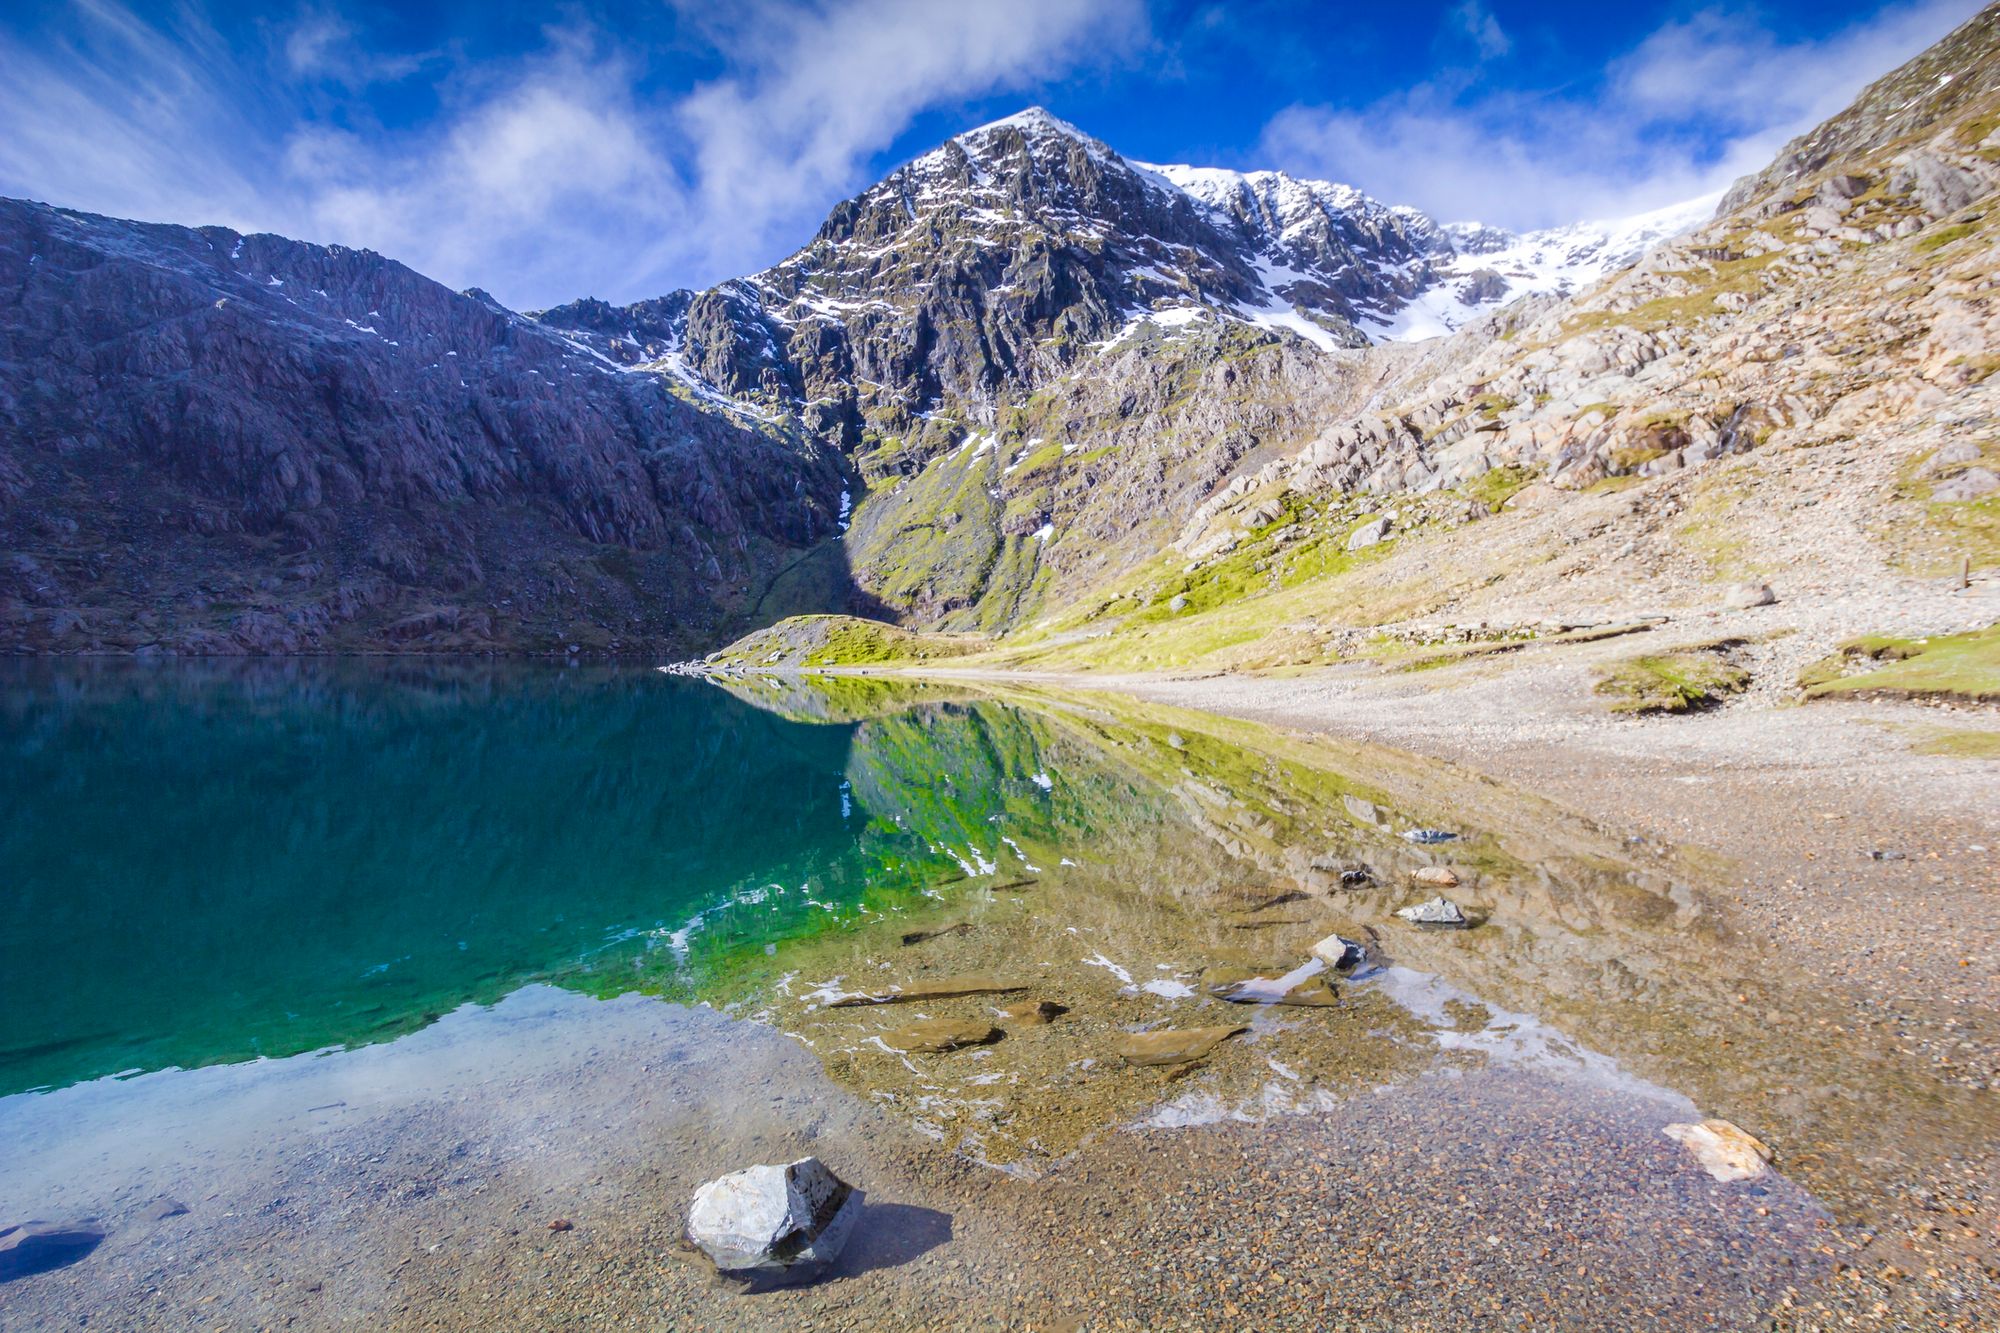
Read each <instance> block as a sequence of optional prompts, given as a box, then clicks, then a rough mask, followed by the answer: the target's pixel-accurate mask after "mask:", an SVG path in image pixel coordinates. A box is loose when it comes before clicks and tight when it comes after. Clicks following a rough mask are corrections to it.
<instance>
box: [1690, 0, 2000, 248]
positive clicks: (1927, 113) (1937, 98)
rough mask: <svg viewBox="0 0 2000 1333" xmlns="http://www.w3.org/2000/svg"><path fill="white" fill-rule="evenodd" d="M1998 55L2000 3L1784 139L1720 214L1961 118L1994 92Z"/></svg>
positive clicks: (1740, 184)
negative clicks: (1815, 122) (1826, 117)
mask: <svg viewBox="0 0 2000 1333" xmlns="http://www.w3.org/2000/svg"><path fill="white" fill-rule="evenodd" d="M1996 55H2000V6H1994V5H1988V6H1987V7H1986V8H1984V9H1982V10H1981V11H1980V12H1979V13H1978V14H1976V15H1974V16H1973V17H1972V19H1971V20H1970V21H1969V22H1967V23H1965V24H1964V25H1962V26H1961V27H1959V28H1957V29H1956V30H1954V31H1953V32H1951V33H1950V34H1949V35H1947V36H1946V37H1945V38H1944V40H1942V41H1940V42H1938V43H1937V45H1935V46H1933V47H1931V48H1930V49H1929V50H1927V51H1924V52H1923V53H1922V54H1920V55H1918V56H1917V57H1916V59H1914V60H1911V61H1910V62H1908V63H1907V64H1904V65H1902V66H1900V67H1898V68H1897V69H1895V70H1893V71H1891V72H1890V73H1889V74H1887V75H1885V76H1883V77H1882V78H1880V79H1877V80H1876V81H1875V82H1874V83H1871V84H1869V85H1868V87H1867V88H1865V89H1863V90H1862V93H1861V96H1859V97H1857V98H1856V99H1855V100H1854V103H1853V105H1851V106H1849V107H1848V108H1847V109H1846V110H1844V111H1842V112H1841V113H1840V114H1839V115H1836V116H1834V117H1832V118H1831V119H1829V120H1826V121H1823V122H1821V123H1820V124H1819V125H1816V126H1814V127H1813V128H1812V129H1810V130H1808V131H1806V133H1804V134H1802V135H1800V136H1799V137H1798V138H1796V139H1794V140H1792V141H1791V142H1790V143H1788V144H1786V145H1785V146H1784V148H1783V149H1782V150H1780V151H1779V153H1778V156H1777V158H1776V160H1774V161H1773V162H1772V163H1771V165H1770V166H1768V167H1766V168H1764V169H1763V170H1762V171H1760V172H1757V173H1756V174H1755V175H1751V176H1745V177H1744V178H1743V179H1741V180H1739V181H1737V182H1736V183H1735V184H1734V185H1732V186H1730V188H1729V192H1728V193H1727V194H1726V195H1724V196H1723V199H1722V205H1721V207H1720V208H1719V209H1717V210H1716V211H1717V213H1718V214H1726V213H1734V212H1736V211H1737V210H1739V209H1742V208H1745V207H1748V206H1749V205H1750V204H1752V203H1755V202H1757V201H1758V200H1761V199H1764V198H1766V197H1767V196H1769V195H1771V194H1773V193H1775V192H1777V191H1780V190H1783V189H1786V188H1788V187H1790V186H1792V185H1793V184H1795V183H1796V182H1798V181H1801V180H1804V179H1806V178H1808V177H1811V176H1813V175H1815V174H1816V173H1818V172H1820V171H1823V170H1825V169H1826V168H1827V167H1829V166H1835V165H1838V164H1839V163H1840V162H1842V161H1844V160H1854V159H1858V158H1861V157H1864V156H1867V155H1869V154H1872V153H1874V152H1876V151H1877V150H1879V149H1882V148H1884V147H1885V146H1888V145H1891V144H1894V143H1895V142H1896V141H1897V140H1899V139H1902V138H1904V137H1905V136H1907V135H1910V134H1913V133H1916V132H1918V131H1921V130H1922V129H1923V128H1924V127H1926V126H1928V125H1931V124H1934V123H1936V122H1938V121H1942V120H1953V119H1957V118H1959V117H1961V116H1962V115H1963V114H1964V113H1966V112H1967V111H1969V110H1971V109H1973V108H1974V107H1975V106H1976V105H1977V104H1979V103H1981V102H1983V101H1985V100H1987V99H1989V98H1990V97H1991V96H1992V93H1993V89H1994V80H1993V66H1994V60H1995V57H1996ZM1962 206H1963V205H1962V204H1961V205H1953V207H1962ZM1942 211H1946V212H1949V211H1950V209H1945V210H1942Z"/></svg>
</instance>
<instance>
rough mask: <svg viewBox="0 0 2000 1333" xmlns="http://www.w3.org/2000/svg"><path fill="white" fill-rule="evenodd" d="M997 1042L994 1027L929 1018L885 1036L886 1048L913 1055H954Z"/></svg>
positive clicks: (972, 1022)
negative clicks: (946, 1052)
mask: <svg viewBox="0 0 2000 1333" xmlns="http://www.w3.org/2000/svg"><path fill="white" fill-rule="evenodd" d="M998 1040H1000V1029H999V1028H996V1027H994V1026H993V1025H992V1024H991V1023H983V1022H979V1021H978V1020H966V1019H958V1018H926V1019H923V1020H921V1021H920V1022H916V1023H912V1024H910V1025H909V1026H908V1027H900V1028H896V1029H895V1030H894V1031H891V1032H884V1033H883V1034H882V1044H883V1045H884V1046H887V1047H888V1048H889V1049H890V1050H892V1051H903V1052H906V1053H910V1054H921V1053H926V1052H939V1051H955V1050H957V1049H959V1048H960V1047H961V1046H984V1045H985V1044H986V1043H987V1042H990V1041H998Z"/></svg>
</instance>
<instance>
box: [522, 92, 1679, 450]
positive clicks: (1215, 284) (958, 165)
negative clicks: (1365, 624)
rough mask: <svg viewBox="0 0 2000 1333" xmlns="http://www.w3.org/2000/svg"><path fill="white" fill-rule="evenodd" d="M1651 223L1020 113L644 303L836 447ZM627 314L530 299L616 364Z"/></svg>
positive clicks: (1437, 322) (1582, 263) (1455, 284)
mask: <svg viewBox="0 0 2000 1333" xmlns="http://www.w3.org/2000/svg"><path fill="white" fill-rule="evenodd" d="M1683 220H1685V221H1691V220H1692V217H1689V218H1686V219H1682V218H1680V217H1679V215H1675V217H1674V218H1673V219H1671V222H1672V224H1673V225H1678V224H1679V223H1680V222H1681V221H1683ZM1666 225H1667V221H1666V220H1656V225H1654V226H1653V227H1651V228H1650V229H1649V228H1644V227H1628V226H1624V225H1622V224H1605V225H1598V226H1591V225H1585V226H1581V227H1575V228H1565V229H1559V230H1557V231H1552V232H1537V233H1530V234H1528V235H1526V236H1522V235H1517V234H1515V233H1512V232H1507V231H1502V230H1500V229H1497V228H1490V227H1479V226H1477V225H1476V224H1474V225H1470V226H1464V227H1444V226H1440V225H1439V224H1438V223H1436V222H1435V221H1433V220H1432V219H1430V218H1429V217H1427V216H1425V215H1424V214H1423V213H1421V212H1418V211H1417V210H1415V209H1411V208H1392V207H1389V206H1387V205H1384V204H1382V203H1379V202H1377V201H1376V200H1373V199H1370V198H1368V197H1367V196H1366V195H1364V194H1362V193H1361V192H1359V191H1358V190H1355V189H1353V188H1352V187H1349V186H1345V185H1336V184H1332V183H1329V182H1325V181H1309V180H1299V179H1295V178H1293V177H1291V176H1288V175H1285V174H1284V173H1282V172H1250V173H1241V172H1234V171H1222V170H1214V169H1209V168H1194V167H1180V166H1150V165H1147V164H1144V163H1137V162H1132V161H1128V160H1127V159H1125V158H1123V157H1121V156H1119V155H1118V154H1117V153H1116V152H1114V151H1112V150H1111V149H1110V148H1109V147H1107V146H1106V145H1105V144H1103V143H1101V142H1099V141H1098V140H1096V139H1093V138H1091V137H1090V136H1089V135H1086V134H1084V133H1083V132H1082V131H1080V130H1078V129H1076V128H1075V127H1074V126H1072V125H1068V124H1066V123H1065V122H1063V121H1060V120H1058V119H1056V118H1055V117H1053V116H1050V115H1049V114H1048V113H1047V112H1044V111H1041V110H1039V109H1033V110H1029V111H1026V112H1023V113H1021V114H1020V115H1018V116H1011V117H1009V118H1007V119H1006V120H1002V121H998V122H995V123H994V124H992V125H987V126H983V127H981V128H980V129H977V130H973V131H970V132H968V133H966V134H963V135H960V136H959V137H957V138H955V139H953V140H951V141H949V142H948V143H946V144H944V145H943V146H942V147H940V148H938V149H936V150H935V151H933V152H930V153H927V154H925V155H924V156H922V157H920V158H918V159H916V160H915V161H914V162H911V163H909V164H908V165H907V166H904V167H902V168H899V169H898V170H897V171H895V172H893V173H891V174H890V175H889V176H888V177H887V178H886V179H885V180H883V181H882V182H881V183H879V184H877V185H875V186H874V187H872V188H871V189H869V190H867V191H865V192H864V193H862V194H860V195H857V196H856V197H854V198H853V199H850V200H848V201H846V202H844V203H842V204H840V205H839V206H837V207H836V208H835V209H834V210H833V212H832V214H831V215H830V216H829V217H828V218H827V220H826V222H825V224H824V225H823V226H822V227H821V228H820V231H819V234H818V235H817V236H816V237H814V239H813V241H812V242H811V244H809V245H807V246H806V247H805V248H804V249H802V250H800V251H799V252H798V253H796V254H794V255H793V256H791V257H790V258H789V259H787V260H785V261H784V262H783V263H781V264H778V265H776V266H774V267H772V268H770V269H767V270H765V271H764V272H762V273H758V274H755V275H752V276H751V277H748V278H744V279H740V280H737V281H734V282H730V283H725V284H723V285H722V286H721V287H718V288H716V289H714V290H713V291H711V292H707V293H703V294H701V295H699V296H694V295H691V294H688V293H676V294H674V295H673V296H671V297H668V298H664V299H663V301H661V302H648V303H643V306H644V307H662V306H665V307H671V309H672V310H673V312H674V313H673V314H672V315H671V316H670V317H669V323H668V326H667V327H666V328H665V329H663V331H662V336H661V337H659V338H658V339H657V340H655V343H654V350H655V352H656V353H657V358H658V359H659V361H660V364H661V368H663V369H666V370H669V371H672V372H674V373H678V374H691V375H693V376H696V377H698V378H699V379H700V380H701V381H703V382H705V383H707V384H709V385H712V386H713V387H715V388H716V389H718V390H720V391H721V392H723V393H726V394H735V395H743V396H749V397H754V398H757V399H759V400H760V401H763V402H765V403H767V404H771V405H774V406H779V407H782V408H784V409H786V410H789V411H795V412H798V413H799V414H800V415H801V417H802V418H804V419H805V420H806V421H807V423H808V425H809V426H811V427H812V428H813V429H816V430H823V431H827V432H830V433H832V434H834V435H835V436H836V437H837V438H838V439H839V440H840V442H841V443H842V444H844V445H846V446H848V447H853V446H856V445H858V444H859V443H860V442H861V441H862V439H863V438H864V437H865V436H866V435H868V434H870V433H874V434H892V435H901V434H904V433H906V432H907V431H909V430H910V429H911V428H912V427H911V423H912V421H913V420H914V419H916V418H918V417H919V416H920V415H921V414H923V413H926V412H930V411H933V410H935V409H937V408H940V407H949V406H952V405H955V404H971V403H985V402H994V401H999V400H1003V399H1007V398H1010V397H1020V396H1024V395H1026V394H1027V393H1030V392H1032V391H1033V390H1035V389H1036V388H1038V387H1040V386H1042V385H1044V384H1047V383H1050V382H1052V381H1054V380H1056V379H1060V378H1062V377H1063V376H1065V375H1067V374H1070V373H1073V372H1074V371H1075V369H1076V368H1077V367H1078V366H1079V365H1081V364H1082V363H1083V362H1085V361H1087V360H1089V359H1090V358H1091V356H1092V355H1093V353H1094V352H1095V351H1096V350H1097V349H1098V348H1100V347H1102V346H1103V345H1104V344H1105V343H1106V341H1107V340H1109V339H1111V338H1112V337H1113V336H1114V335H1115V334H1117V333H1119V332H1120V331H1121V330H1124V329H1128V328H1130V327H1131V326H1132V325H1133V324H1134V323H1135V322H1136V321H1139V320H1144V319H1148V318H1151V319H1154V320H1156V321H1158V322H1159V323H1160V324H1161V325H1162V326H1163V327H1171V326H1173V325H1175V324H1176V323H1178V322H1182V321H1185V320H1186V319H1188V318H1190V317H1194V316H1202V317H1219V318H1223V319H1227V320H1231V321H1235V322H1239V323H1245V324H1249V325H1252V326H1258V327H1264V328H1270V329H1278V330H1283V331H1286V332H1288V333H1290V334H1294V335H1297V336H1299V337H1302V338H1304V339H1306V340H1307V341H1308V342H1310V343H1312V344H1314V345H1316V346H1319V347H1321V348H1323V349H1326V350H1329V351H1334V350H1338V349H1341V348H1360V347H1365V346H1367V345H1368V344H1369V342H1370V340H1371V338H1373V337H1383V336H1388V337H1401V336H1428V335H1430V334H1432V333H1436V332H1443V331H1447V330H1449V329H1451V328H1456V327H1458V326H1459V325H1461V324H1463V323H1465V322H1467V321H1468V320H1470V319H1471V318H1473V317H1474V315H1475V314H1476V312H1477V311H1478V310H1479V309H1480V308H1481V307H1484V306H1487V305H1490V304H1492V303H1494V302H1497V301H1499V300H1502V299H1511V298H1513V297H1515V296H1519V295H1522V294H1524V293H1528V292H1548V291H1557V292H1567V291H1569V290H1572V289H1574V288H1575V287H1577V286H1580V285H1582V284H1584V283H1587V282H1588V281H1590V280H1593V279H1595V278H1596V277H1598V276H1600V275H1601V274H1602V273H1604V272H1606V271H1608V270H1609V269H1611V268H1614V267H1616V266H1618V265H1619V264H1622V263H1626V262H1629V261H1630V260H1631V259H1633V258H1635V257H1636V256H1637V254H1638V253H1639V252H1640V250H1642V249H1643V248H1644V246H1645V245H1646V244H1648V243H1650V241H1652V240H1655V239H1658V237H1659V236H1660V235H1664V234H1667V230H1662V229H1661V227H1662V226H1666ZM1667 229H1668V230H1670V229H1671V227H1670V226H1669V227H1668V228H1667ZM1461 238H1464V244H1463V246H1461ZM1461 249H1462V250H1463V253H1461ZM1494 252H1500V253H1499V255H1498V257H1497V258H1495V259H1489V260H1481V261H1479V262H1471V261H1470V260H1469V259H1468V256H1471V255H1475V254H1479V255H1485V254H1491V253H1494ZM1420 302H1424V304H1423V305H1422V308H1421V309H1418V308H1417V304H1418V303H1420ZM631 310H632V314H631V315H630V316H629V317H628V316H626V315H624V314H623V313H622V312H607V311H606V310H605V309H603V308H601V307H600V306H599V305H598V304H597V303H591V302H579V303H575V304H574V305H572V306H568V307H561V308H558V309H556V310H552V311H547V312H544V313H543V314H542V315H541V318H542V319H543V320H544V321H545V322H548V323H550V324H552V325H555V326H559V327H562V328H565V329H568V330H571V331H573V332H578V333H581V334H584V335H586V336H589V337H591V338H592V339H593V341H592V345H593V346H595V347H598V348H599V349H600V350H602V351H603V352H604V353H605V354H607V355H610V356H613V357H614V358H620V359H622V358H623V357H624V356H626V355H627V349H629V348H630V347H632V346H633V345H634V344H635V343H638V342H641V341H644V340H643V339H639V338H635V337H634V336H633V334H632V330H634V329H637V328H640V327H642V326H643V325H644V323H645V321H646V318H647V315H648V312H647V310H646V309H644V308H642V307H632V308H631ZM1413 311H1414V312H1415V313H1414V314H1413V313H1412V312H1413ZM600 339H602V340H604V341H599V340H600ZM610 340H619V341H618V343H617V344H616V345H614V344H613V342H612V341H610ZM641 359H643V358H641ZM634 363H636V361H635V362H634Z"/></svg>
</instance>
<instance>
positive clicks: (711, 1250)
mask: <svg viewBox="0 0 2000 1333" xmlns="http://www.w3.org/2000/svg"><path fill="white" fill-rule="evenodd" d="M860 1216H861V1191H860V1190H858V1189H855V1188H854V1187H853V1186H851V1185H849V1184H847V1182H845V1181H843V1180H842V1179H841V1178H840V1177H839V1176H836V1175H834V1174H833V1172H832V1171H830V1170H829V1169H827V1167H826V1165H825V1163H823V1162H821V1161H820V1160H819V1158H817V1157H802V1158H800V1159H799V1160H798V1161H796V1162H793V1163H791V1164H789V1165H785V1166H753V1167H749V1168H746V1169H745V1170H742V1171H732V1172H730V1173H729V1174H728V1175H726V1176H722V1177H720V1178H719V1179H716V1180H711V1181H709V1182H708V1183H707V1184H706V1185H703V1186H702V1187H701V1188H700V1189H698V1190H696V1191H695V1192H694V1203H693V1204H692V1206H690V1207H689V1209H688V1227H687V1236H688V1239H689V1240H690V1241H692V1242H693V1243H694V1244H695V1246H696V1248H698V1249H700V1250H701V1252H702V1253H703V1254H705V1255H707V1256H708V1257H709V1259H710V1260H711V1261H712V1262H713V1263H714V1264H715V1267H716V1269H717V1270H718V1271H720V1272H723V1273H733V1274H741V1275H746V1276H756V1275H771V1274H782V1275H785V1276H806V1275H809V1274H811V1273H814V1272H818V1271H819V1270H821V1269H823V1268H825V1267H826V1266H827V1265H829V1264H831V1263H832V1262H833V1261H834V1260H835V1259H836V1258H838V1257H839V1255H840V1250H841V1247H842V1246H844V1245H845V1244H846V1243H847V1238H848V1236H849V1235H851V1234H852V1233H853V1231H854V1224H855V1222H856V1221H858V1220H859V1219H860Z"/></svg>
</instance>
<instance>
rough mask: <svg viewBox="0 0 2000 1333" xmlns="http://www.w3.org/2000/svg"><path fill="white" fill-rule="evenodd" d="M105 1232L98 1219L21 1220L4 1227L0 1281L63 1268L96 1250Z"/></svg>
mask: <svg viewBox="0 0 2000 1333" xmlns="http://www.w3.org/2000/svg"><path fill="white" fill-rule="evenodd" d="M103 1239H104V1232H103V1230H102V1229H101V1228H100V1227H98V1226H97V1225H96V1223H94V1222H70V1223H57V1222H40V1221H34V1222H21V1223H19V1224H17V1225H15V1226H10V1227H0V1282H12V1281H13V1280H14V1279H15V1278H17V1277H28V1276H30V1275H32V1274H35V1273H46V1272H48V1271H49V1270H50V1269H52V1268H61V1267H63V1266H64V1265H66V1264H73V1263H75V1262H76V1261H77V1260H79V1259H81V1258H83V1256H85V1255H86V1254H89V1253H90V1252H91V1251H92V1250H94V1249H96V1248H97V1246H98V1244H99V1243H100V1242H101V1241H103Z"/></svg>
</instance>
